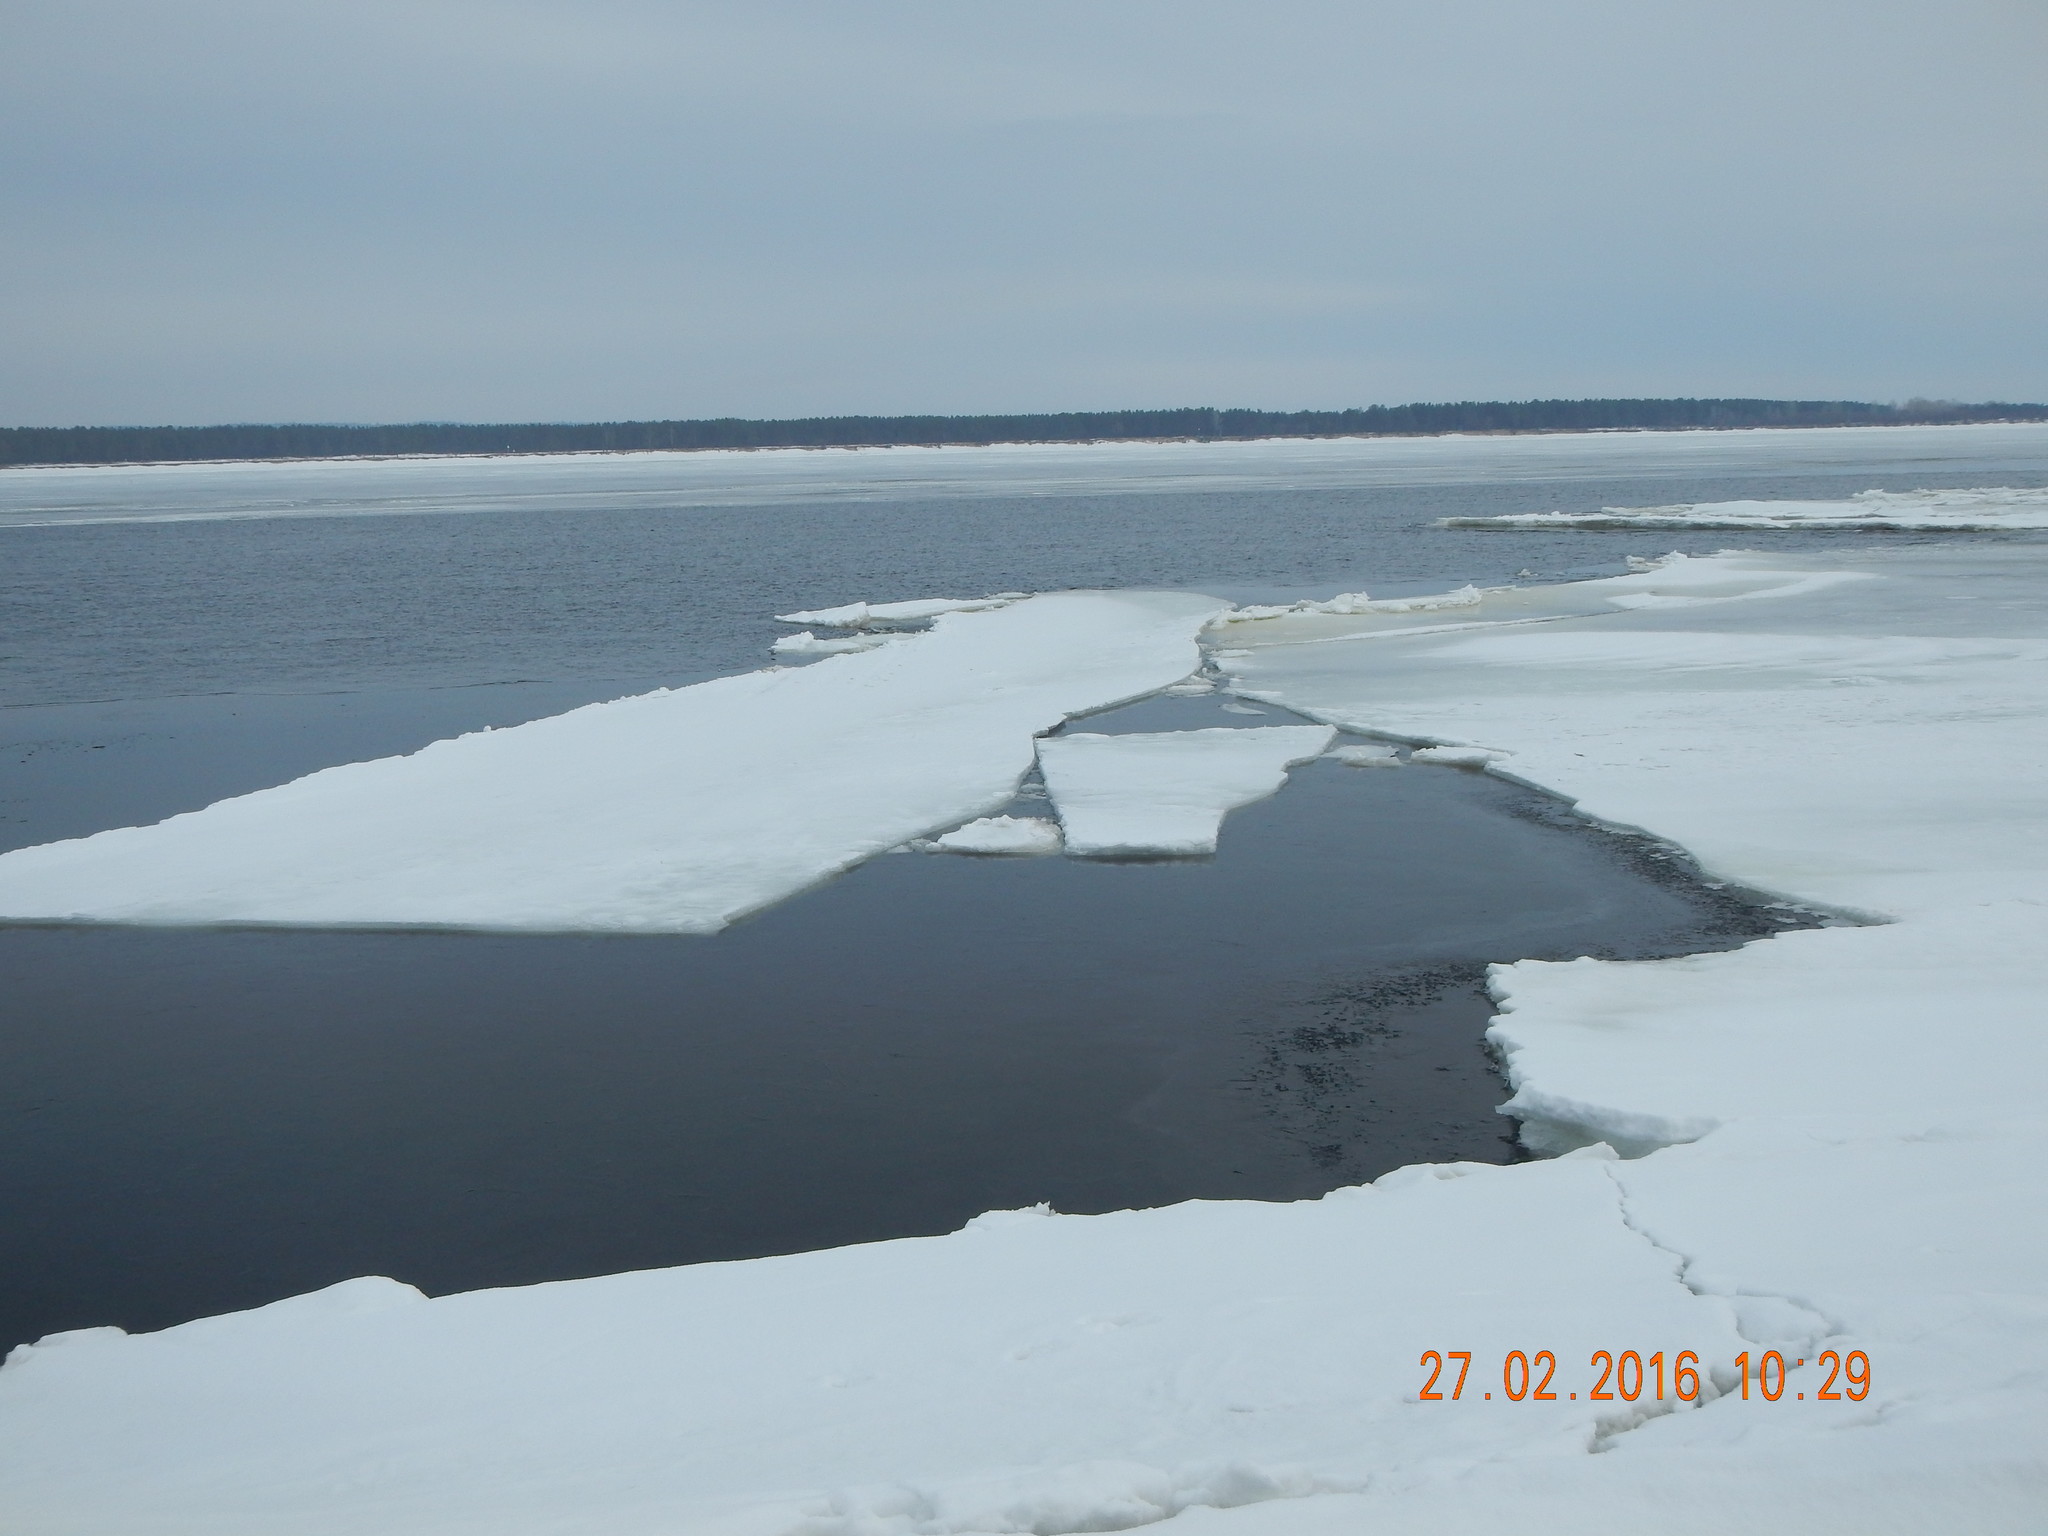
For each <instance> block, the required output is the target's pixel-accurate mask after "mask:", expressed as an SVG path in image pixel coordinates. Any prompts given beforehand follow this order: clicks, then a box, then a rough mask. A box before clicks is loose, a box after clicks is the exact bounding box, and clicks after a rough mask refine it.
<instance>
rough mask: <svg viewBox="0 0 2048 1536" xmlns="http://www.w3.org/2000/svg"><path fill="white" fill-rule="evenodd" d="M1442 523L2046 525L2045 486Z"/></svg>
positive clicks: (1911, 528) (1915, 528) (1908, 528)
mask: <svg viewBox="0 0 2048 1536" xmlns="http://www.w3.org/2000/svg"><path fill="white" fill-rule="evenodd" d="M1437 523H1438V526H1439V527H1443V528H1502V529H1517V528H1520V529H1544V528H1604V529H1615V528H1645V529H1651V528H1732V529H1741V528H1832V529H1850V530H1855V531H1861V532H1874V533H1887V532H1889V533H1923V532H1928V531H1930V530H1932V531H1941V530H1946V531H1948V532H1952V533H1995V532H1998V531H2000V530H2002V529H2017V528H2048V490H2039V489H2034V490H2016V489H2013V488H2012V487H2009V486H1986V487H1982V488H1978V489H1974V490H1961V491H1862V492H1859V493H1858V494H1856V495H1855V496H1852V497H1849V498H1848V499H1847V500H1845V501H1703V502H1688V503H1683V504H1679V505H1674V506H1668V507H1602V508H1601V509H1600V510H1599V511H1598V512H1517V513H1511V514H1509V515H1507V516H1503V517H1445V518H1439V519H1438V520H1437Z"/></svg>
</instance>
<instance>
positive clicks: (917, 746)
mask: <svg viewBox="0 0 2048 1536" xmlns="http://www.w3.org/2000/svg"><path fill="white" fill-rule="evenodd" d="M1220 607H1221V605H1220V604H1218V603H1216V602H1215V601H1214V600H1212V599H1209V598H1204V597H1195V596H1189V595H1187V594H1185V593H1143V592H1137V593H1130V592H1126V593H1108V592H1093V593H1081V592H1070V593H1055V594H1052V595H1049V596H1045V597H1037V598H1032V599H1029V600H1027V601H1023V602H1016V603H1010V604H1007V605H1005V606H1001V607H998V608H995V609H990V610H986V611H980V612H972V613H969V612H955V613H950V614H945V615H942V616H940V618H939V620H938V622H937V624H936V625H935V626H934V627H933V629H932V630H931V631H930V632H929V633H927V634H919V635H907V636H903V637H900V638H897V639H895V640H892V641H891V642H890V643H889V644H887V645H885V646H882V647H880V648H878V649H876V650H872V651H869V652H867V653H866V654H864V655H849V656H835V657H831V658H828V659H827V660H824V661H821V662H818V663H816V664H815V665H812V666H809V667H804V668H800V669H795V670H790V671H767V672H755V673H750V674H747V675H746V676H742V677H727V678H720V679H718V680H716V681H714V682H709V683H701V684H699V685H697V686H696V687H693V688H682V689H677V690H674V691H667V690H664V691H660V692H656V693H651V694H645V695H642V696H640V697H637V698H630V699H620V700H618V701H616V702H614V703H610V704H594V705H591V706H590V707H588V708H585V709H579V710H574V711H571V712H570V713H568V714H566V715H559V716H556V717H554V718H553V719H548V720H537V721H534V722H533V723H532V724H529V725H522V726H518V727H515V728H514V729H511V730H502V731H484V732H479V733H478V734H475V735H471V736H463V737H459V738H457V739H455V740H452V741H442V742H436V743H435V744H434V745H432V746H430V747H428V748H426V749H425V750H424V751H421V752H416V753H414V754H413V755H411V756H410V757H399V758H385V759H381V760H379V761H376V762H368V763H351V764H348V765H346V766H344V767H339V768H330V769H327V770H325V771H323V772H320V773H316V774H312V775H310V776H309V777H307V778H303V779H300V780H298V781H297V782H295V783H291V784H286V785H283V786H281V787H279V788H276V789H268V790H263V791H261V792H259V793H257V794H252V795H244V796H242V797H240V798H238V799H234V800H225V801H222V802H220V803H219V804H217V805H212V806H209V807H207V808H206V809H205V810H203V811H198V812H194V813H192V814H190V815H185V816H176V817H173V818H171V819H170V820H168V821H165V822H161V823H159V824H157V825H156V826H151V827H131V828H123V829H121V830H118V831H113V832H102V833H100V834H98V835H97V836H94V837H88V838H82V839H78V840H75V841H71V842H64V843H52V844H47V845H44V846H42V847H39V848H26V849H22V850H19V851H17V852H14V853H9V854H6V855H4V856H0V917H8V918H15V919H41V920H58V921H92V922H146V923H266V924H300V925H321V926H346V925H359V926H374V927H398V926H426V927H438V928H491V929H527V930H555V931H560V930H611V931H628V932H682V933H704V932H710V931H712V930H715V929H717V928H719V927H721V926H723V925H724V924H725V923H726V922H728V921H730V920H731V919H732V918H734V917H736V916H739V915H740V914H742V913H745V912H749V911H752V910H755V909H756V908H759V907H762V906H765V905H767V904H768V903H770V902H773V901H776V900H778V899H780V898H782V897H784V896H787V895H789V894H791V893H792V892H794V891H798V890H801V889H803V888H804V887H805V886H807V885H810V884H813V883H815V882H816V881H818V880H821V879H823V878H825V877H826V876H828V875H830V874H833V873H834V872H836V871H838V870H842V869H845V868H847V867H849V866H850V865H853V864H855V863H858V862H859V861H860V860H862V859H865V858H868V857H869V856H871V855H873V854H877V853H881V852H883V851H884V850H886V849H889V848H893V847H897V846H899V845H900V844H902V843H904V842H906V841H908V840H910V839H912V838H916V837H921V836H924V835H925V834H927V833H929V832H932V831H934V830H936V829H939V828H944V827H950V826H954V825H957V824H958V823H960V822H961V821H963V820H965V819H967V818H970V817H972V816H975V815H977V814H979V813H982V812H986V811H991V810H994V809H996V808H997V807H999V806H1001V805H1002V804H1004V803H1005V802H1006V801H1008V800H1009V799H1010V797H1011V795H1012V793H1013V792H1014V791H1015V789H1016V787H1017V784H1018V781H1019V779H1020V778H1021V777H1022V776H1023V775H1024V774H1025V773H1026V772H1028V771H1029V769H1030V767H1031V763H1032V753H1033V746H1034V741H1033V738H1034V737H1035V736H1036V735H1037V733H1039V732H1042V731H1045V730H1049V729H1051V728H1052V727H1053V726H1056V725H1058V724H1059V723H1060V722H1061V721H1062V720H1064V719H1065V718H1066V717H1067V716H1068V715H1070V714H1075V713H1079V712H1083V711H1087V710H1093V709H1098V708H1101V707H1103V706H1106V705H1109V704H1114V703H1119V702H1122V701H1124V700H1127V699H1131V698H1135V697H1138V696H1141V695H1143V694H1147V693H1150V692H1152V691H1154V690H1155V689H1158V688H1162V687H1164V686H1166V685H1167V684H1169V683H1173V682H1177V681H1179V680H1180V679H1181V678H1183V677H1186V676H1187V675H1188V672H1189V671H1190V669H1191V668H1193V667H1194V666H1195V664H1196V663H1197V661H1198V660H1199V652H1198V649H1197V647H1196V644H1195V635H1196V633H1197V632H1198V631H1199V630H1200V628H1201V627H1202V625H1203V624H1204V623H1206V622H1207V621H1208V620H1209V619H1210V618H1212V617H1213V616H1214V615H1215V614H1216V613H1217V612H1218V611H1219V609H1220Z"/></svg>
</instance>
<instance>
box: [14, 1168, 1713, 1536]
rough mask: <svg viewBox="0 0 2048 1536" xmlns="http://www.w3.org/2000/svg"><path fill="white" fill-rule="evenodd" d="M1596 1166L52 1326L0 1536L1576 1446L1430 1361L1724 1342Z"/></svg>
mask: <svg viewBox="0 0 2048 1536" xmlns="http://www.w3.org/2000/svg"><path fill="white" fill-rule="evenodd" d="M1612 1166H1613V1164H1612V1163H1611V1162H1610V1161H1607V1160H1604V1159H1603V1158H1602V1157H1600V1156H1598V1155H1584V1154H1582V1155H1580V1156H1577V1157H1572V1158H1566V1159H1561V1160H1558V1161H1554V1162H1547V1163H1537V1164H1529V1165H1524V1166H1520V1167H1515V1168H1508V1169H1499V1168H1492V1167H1485V1168H1481V1167H1478V1166H1476V1165H1469V1164H1467V1165H1454V1166H1448V1167H1441V1168H1434V1169H1411V1170H1405V1171H1403V1172H1401V1173H1398V1174H1394V1175H1390V1176H1388V1177H1387V1178H1386V1179H1383V1180H1382V1181H1380V1183H1379V1184H1378V1185H1377V1186H1373V1187H1368V1188H1362V1189H1352V1190H1343V1191H1339V1192H1338V1193H1336V1194H1334V1195H1331V1196H1329V1197H1327V1198H1325V1199H1323V1200H1319V1201H1308V1202H1302V1203H1297V1204H1259V1203H1254V1202H1224V1203H1203V1202H1195V1203H1190V1204H1186V1205H1180V1206H1175V1207H1171V1208H1168V1209H1165V1210H1156V1211H1145V1212H1126V1213H1121V1214H1116V1215H1109V1216H1090V1217H1080V1216H1053V1215H1045V1214H1041V1213H1037V1212H1030V1211H1023V1212H1013V1213H1003V1214H999V1215H994V1216H988V1217H982V1218H979V1219H978V1220H976V1221H975V1222H972V1223H970V1224H969V1225H968V1227H967V1228H966V1229H964V1230H963V1231H961V1232H959V1233H956V1234H953V1235H951V1236H948V1237H942V1238H924V1239H910V1240H905V1241H898V1242H889V1243H877V1244H870V1245H867V1246H863V1247H854V1248H843V1249H837V1250H832V1251H828V1252H822V1253H812V1254H801V1255H796V1256H792V1257H786V1258H771V1259H759V1260H754V1261H750V1262H747V1263H735V1264H703V1265H697V1266H693V1267H687V1268H680V1269H670V1270H659V1271H647V1272H642V1273H637V1274H627V1275H617V1276H611V1277H607V1278H603V1279H594V1280H579V1281H570V1282H566V1283H561V1284H554V1285H540V1286H529V1287H524V1288H519V1289H509V1290H497V1291H482V1292H475V1293H471V1294H467V1295H460V1296H450V1297H443V1298H439V1299H436V1300H432V1301H428V1300H424V1299H422V1298H420V1297H419V1296H418V1295H417V1294H416V1293H414V1292H412V1291H410V1290H408V1289H407V1288H405V1287H403V1286H399V1285H396V1284H394V1283H392V1282H389V1281H369V1280H364V1281H354V1282H350V1283H348V1284H347V1285H345V1286H342V1287H337V1288H334V1289H332V1290H329V1291H326V1292H321V1293H316V1294H315V1295H313V1296H309V1297H303V1298H298V1299H296V1300H293V1301H289V1302H284V1303H280V1304H278V1305H275V1306H272V1307H268V1308H263V1309H260V1310H257V1311H252V1312H245V1313H239V1314H235V1315H232V1316H228V1317H223V1318H215V1319H209V1320H207V1321H204V1322H199V1323H193V1324H188V1325H186V1326H184V1327H181V1328H174V1329H170V1330H167V1331H165V1332H163V1333H159V1334H151V1335H139V1336H135V1337H128V1336H124V1335H122V1334H120V1333H118V1332H115V1331H113V1330H103V1331H97V1332H91V1333H85V1334H78V1335H66V1336H62V1337H60V1338H58V1339H56V1340H54V1341H51V1342H48V1343H45V1344H42V1345H38V1346H36V1347H34V1348H32V1349H29V1350H26V1351H22V1352H19V1353H17V1354H16V1355H15V1356H14V1357H13V1358H12V1359H11V1361H10V1363H9V1364H8V1365H7V1366H6V1368H5V1369H4V1370H0V1508H4V1509H5V1510H6V1511H7V1512H8V1516H9V1518H8V1521H7V1528H8V1530H9V1532H10V1536H80V1533H86V1532H92V1533H109V1536H111V1533H113V1532H119V1533H120V1536H200V1533H204V1536H257V1533H260V1536H362V1533H363V1532H366V1531H373V1530H374V1531H377V1532H384V1533H392V1536H440V1533H451V1536H452V1533H458V1532H460V1533H478V1536H482V1533H486V1532H488V1533H490V1536H525V1533H539V1532H548V1533H568V1532H589V1533H593V1536H594V1533H598V1532H603V1533H605V1536H641V1533H647V1536H653V1533H657V1532H659V1533H669V1532H678V1531H688V1532H719V1533H730V1536H785V1533H791V1532H803V1533H806V1536H913V1533H920V1536H921V1533H933V1532H946V1533H951V1532H964V1531H1021V1530H1037V1531H1045V1532H1059V1531H1081V1530H1095V1531H1099V1530H1113V1529H1121V1528H1124V1527H1126V1526H1131V1525H1138V1524H1144V1523H1147V1522H1149V1521H1151V1520H1155V1519H1158V1518H1160V1517H1162V1516H1165V1515H1170V1514H1172V1513H1173V1512H1174V1511H1175V1510H1176V1509H1178V1508H1181V1507H1185V1506H1200V1505H1203V1504H1216V1503H1224V1504H1237V1503H1246V1502H1254V1501H1273V1500H1279V1501H1282V1502H1284V1503H1286V1504H1287V1505H1289V1506H1292V1507H1299V1506H1301V1505H1305V1504H1312V1503H1314V1502H1315V1496H1316V1495H1319V1494H1325V1495H1326V1494H1327V1493H1328V1492H1329V1491H1330V1490H1334V1489H1340V1488H1345V1487H1354V1488H1355V1487H1360V1486H1364V1485H1366V1484H1367V1483H1368V1482H1371V1483H1373V1484H1375V1485H1377V1484H1380V1483H1382V1482H1384V1483H1386V1484H1387V1485H1388V1486H1390V1487H1399V1486H1406V1485H1407V1484H1409V1483H1411V1482H1414V1481H1416V1480H1417V1479H1421V1478H1425V1477H1427V1476H1430V1475H1434V1474H1435V1473H1447V1472H1451V1471H1454V1470H1457V1469H1470V1468H1472V1467H1474V1466H1476V1465H1480V1464H1483V1463H1487V1462H1492V1461H1497V1460H1501V1459H1509V1460H1521V1459H1527V1458H1536V1459H1538V1460H1541V1459H1547V1458H1551V1457H1555V1456H1561V1455H1562V1456H1571V1455H1575V1454H1577V1453H1579V1452H1582V1451H1584V1450H1585V1449H1586V1448H1587V1447H1588V1446H1589V1445H1590V1444H1591V1442H1592V1440H1593V1438H1594V1436H1595V1433H1596V1430H1597V1427H1598V1422H1599V1416H1598V1415H1596V1413H1595V1412H1594V1405H1593V1404H1591V1403H1589V1402H1586V1401H1579V1402H1572V1401H1569V1400H1565V1399H1564V1397H1563V1394H1562V1393H1560V1395H1559V1396H1560V1400H1559V1401H1558V1402H1555V1403H1545V1404H1537V1403H1534V1402H1525V1403H1522V1404H1519V1405H1515V1406H1513V1407H1512V1408H1511V1407H1510V1406H1509V1405H1507V1404H1506V1403H1505V1402H1504V1401H1501V1400H1499V1399H1500V1383H1499V1381H1498V1379H1497V1374H1495V1373H1485V1379H1482V1373H1480V1372H1479V1371H1478V1370H1477V1368H1476V1366H1475V1370H1474V1374H1473V1376H1472V1378H1471V1379H1470V1380H1469V1381H1468V1382H1467V1384H1466V1395H1467V1397H1468V1398H1470V1399H1474V1401H1473V1402H1471V1403H1469V1404H1468V1403H1466V1402H1460V1403H1458V1404H1456V1405H1452V1404H1449V1403H1445V1404H1422V1403H1418V1402H1417V1401H1416V1400H1415V1392H1416V1389H1417V1388H1418V1387H1419V1385H1420V1384H1421V1374H1420V1372H1419V1371H1418V1368H1417V1361H1418V1358H1419V1356H1420V1353H1421V1351H1422V1350H1424V1349H1429V1348H1438V1349H1443V1348H1451V1349H1459V1348H1468V1349H1471V1350H1474V1351H1477V1352H1480V1355H1479V1358H1483V1359H1490V1360H1493V1361H1497V1360H1498V1359H1499V1358H1500V1357H1501V1356H1502V1355H1503V1354H1504V1353H1505V1352H1506V1351H1507V1350H1510V1349H1518V1348H1520V1349H1529V1348H1541V1347H1548V1348H1553V1349H1556V1350H1559V1351H1562V1352H1569V1355H1572V1356H1576V1357H1577V1358H1578V1359H1583V1358H1585V1357H1586V1355H1587V1354H1588V1353H1589V1352H1590V1351H1591V1350H1592V1349H1594V1348H1599V1347H1607V1346H1608V1345H1609V1344H1610V1341H1612V1340H1613V1339H1615V1338H1617V1337H1619V1336H1622V1335H1626V1336H1627V1337H1628V1338H1630V1339H1632V1340H1634V1339H1656V1340H1660V1341H1661V1340H1679V1339H1682V1340H1684V1341H1686V1342H1687V1343H1688V1344H1691V1345H1694V1346H1696V1347H1698V1348H1699V1349H1701V1350H1702V1351H1711V1352H1713V1353H1714V1354H1716V1355H1717V1356H1724V1357H1725V1356H1726V1355H1727V1354H1728V1353H1730V1352H1731V1351H1732V1350H1733V1349H1735V1348H1739V1347H1740V1346H1739V1344H1738V1343H1737V1342H1736V1338H1735V1335H1734V1334H1733V1332H1732V1331H1731V1328H1730V1326H1729V1316H1730V1313H1729V1309H1728V1308H1727V1307H1726V1306H1725V1305H1724V1304H1722V1303H1720V1302H1718V1301H1714V1300H1703V1299H1701V1298H1699V1297H1697V1296H1694V1295H1693V1294H1692V1293H1691V1292H1689V1291H1687V1290H1686V1289H1685V1288H1684V1287H1683V1286H1681V1285H1680V1284H1679V1283H1678V1282H1677V1280H1676V1279H1675V1276H1674V1271H1675V1268H1676V1264H1675V1261H1674V1260H1673V1259H1672V1258H1671V1256H1670V1255H1668V1254H1666V1253H1663V1252H1661V1251H1660V1250H1658V1249H1657V1248H1656V1247H1654V1246H1653V1245H1651V1244H1649V1243H1646V1242H1645V1241H1643V1240H1642V1238H1641V1237H1640V1236H1639V1235H1637V1234H1636V1233H1634V1232H1632V1231H1630V1230H1629V1229H1628V1228H1627V1227H1626V1226H1625V1225H1624V1224H1623V1222H1622V1221H1621V1219H1620V1212H1619V1204H1618V1199H1617V1194H1616V1189H1615V1185H1614V1183H1613V1180H1612V1179H1611V1177H1610V1176H1609V1170H1610V1169H1611V1168H1612ZM1453 1369H1454V1370H1455V1366H1454V1367H1453ZM1496 1371H1497V1367H1496ZM1487 1390H1492V1391H1494V1392H1495V1395H1496V1401H1495V1402H1493V1403H1491V1404H1487V1403H1485V1401H1484V1400H1483V1398H1482V1397H1481V1394H1482V1393H1483V1392H1485V1391H1487ZM1608 1411H1630V1410H1625V1405H1624V1408H1623V1409H1622V1410H1615V1409H1614V1408H1613V1405H1609V1406H1608V1407H1606V1408H1603V1409H1602V1412H1608ZM1432 1469H1434V1473H1433V1472H1432Z"/></svg>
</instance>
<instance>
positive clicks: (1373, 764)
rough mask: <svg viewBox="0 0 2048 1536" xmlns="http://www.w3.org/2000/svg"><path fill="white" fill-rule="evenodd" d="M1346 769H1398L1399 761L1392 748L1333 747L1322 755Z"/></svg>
mask: <svg viewBox="0 0 2048 1536" xmlns="http://www.w3.org/2000/svg"><path fill="white" fill-rule="evenodd" d="M1323 755H1324V756H1325V757H1327V758H1329V759H1331V760H1332V761H1333V762H1339V763H1342V764H1343V765H1344V766H1345V767H1347V768H1398V767H1400V766H1401V759H1400V758H1399V757H1398V756H1396V755H1395V752H1394V749H1393V748H1392V747H1380V746H1365V747H1333V748H1332V749H1331V750H1330V751H1328V752H1325V753H1324V754H1323Z"/></svg>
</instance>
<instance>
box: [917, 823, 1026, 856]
mask: <svg viewBox="0 0 2048 1536" xmlns="http://www.w3.org/2000/svg"><path fill="white" fill-rule="evenodd" d="M919 846H921V847H924V848H929V849H931V850H933V851H934V852H937V853H1025V854H1031V853H1058V852H1059V851H1060V828H1059V823H1058V822H1056V821H1047V820H1046V819H1045V818H1044V817H1043V816H984V817H982V818H981V819H980V820H979V821H970V822H969V823H967V825H966V826H964V827H956V828H954V829H953V830H952V831H951V832H948V833H946V834H944V835H943V836H941V837H935V838H932V839H931V840H930V841H929V842H926V843H922V844H920V845H919Z"/></svg>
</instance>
